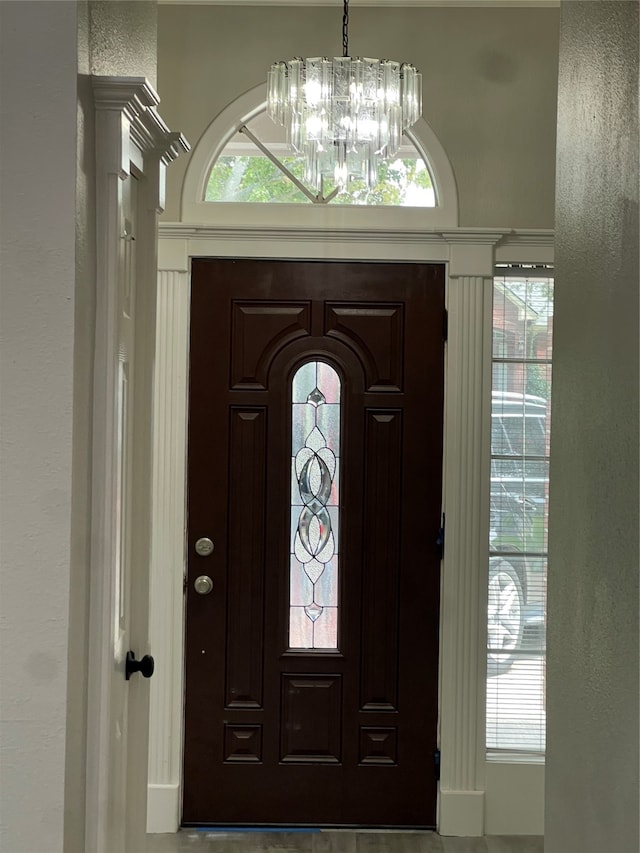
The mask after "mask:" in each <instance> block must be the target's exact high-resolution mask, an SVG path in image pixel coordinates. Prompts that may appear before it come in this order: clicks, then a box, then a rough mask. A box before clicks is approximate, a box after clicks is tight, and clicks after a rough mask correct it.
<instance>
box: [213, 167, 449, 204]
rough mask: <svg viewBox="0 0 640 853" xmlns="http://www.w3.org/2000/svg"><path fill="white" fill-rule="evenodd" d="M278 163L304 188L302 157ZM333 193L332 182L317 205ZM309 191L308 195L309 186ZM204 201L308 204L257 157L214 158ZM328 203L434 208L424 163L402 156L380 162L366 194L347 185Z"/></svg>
mask: <svg viewBox="0 0 640 853" xmlns="http://www.w3.org/2000/svg"><path fill="white" fill-rule="evenodd" d="M279 159H280V162H281V163H282V164H283V165H284V166H286V168H287V169H288V170H289V171H290V172H291V173H292V174H293V175H294V176H295V177H296V178H297V179H298V180H299V181H300V182H301V183H303V184H305V181H304V161H303V159H302V158H301V157H293V156H286V157H280V158H279ZM305 186H306V184H305ZM334 189H335V188H334V186H332V185H331V184H329V185H326V186H324V187H323V193H322V195H321V196H320V197H318V198H317V202H318V203H320V204H324V203H327V198H328V197H329V196H330V195H331V193H332V192H333V190H334ZM309 191H310V192H313V191H312V190H311V189H310V188H309ZM205 201H215V202H258V203H260V202H262V203H279V202H280V203H288V204H301V203H303V204H312V203H313V202H312V201H311V199H310V198H308V197H307V196H306V195H305V194H304V193H303V192H302V191H301V190H300V189H299V188H298V187H297V186H296V185H295V184H294V183H293V182H292V181H291V180H290V179H289V177H288V176H287V175H286V174H285V173H284V172H283V171H282V170H281V169H279V168H278V167H277V166H276V164H275V163H273V162H272V161H271V160H270V159H269V158H268V157H265V156H259V155H252V156H246V155H245V156H227V155H223V156H221V157H219V158H218V160H217V161H216V163H215V164H214V166H213V168H212V170H211V173H210V175H209V181H208V184H207V191H206V194H205ZM328 203H330V204H341V205H387V206H395V207H401V206H409V207H433V206H434V205H435V199H434V193H433V185H432V183H431V177H430V175H429V171H428V169H427V168H426V166H425V164H424V161H423V160H421V159H418V158H402V159H397V160H393V161H391V162H388V163H383V164H381V166H380V170H379V181H378V183H377V184H376V186H375V187H373V188H372V189H371V190H367V188H366V186H365V184H364V183H363V182H362V181H352V182H351V183H350V185H349V187H348V189H347V190H346V191H345V192H342V193H338V194H337V195H336V196H335V197H334V198H333V199H330V200H329V202H328Z"/></svg>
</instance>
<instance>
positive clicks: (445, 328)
mask: <svg viewBox="0 0 640 853" xmlns="http://www.w3.org/2000/svg"><path fill="white" fill-rule="evenodd" d="M442 340H443V341H447V340H449V312H448V311H447V309H446V308H445V309H444V316H443V318H442Z"/></svg>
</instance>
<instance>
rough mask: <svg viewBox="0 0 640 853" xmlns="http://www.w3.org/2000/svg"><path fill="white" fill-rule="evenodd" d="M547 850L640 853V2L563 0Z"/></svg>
mask: <svg viewBox="0 0 640 853" xmlns="http://www.w3.org/2000/svg"><path fill="white" fill-rule="evenodd" d="M560 57H561V58H560V77H559V109H558V179H557V205H556V216H557V219H556V297H555V298H556V305H555V318H554V368H553V392H554V400H553V410H552V434H551V491H550V502H551V506H550V513H551V516H550V529H549V587H548V593H549V627H548V648H549V660H548V687H547V712H548V724H547V745H548V746H547V773H546V825H545V851H546V853H604V851H607V853H637V851H638V849H640V843H639V838H638V826H639V814H638V808H639V799H638V797H639V792H638V757H639V752H638V746H639V745H638V729H639V723H640V720H639V714H638V704H639V698H640V697H639V691H638V687H639V684H638V664H639V660H638V609H639V600H638V591H639V588H638V557H639V554H638V550H639V549H638V476H639V467H638V461H639V460H638V440H639V421H638V378H639V377H638V355H639V346H638V304H639V300H638V286H639V285H638V275H639V269H638V267H639V263H638V252H639V246H638V154H639V138H638V4H637V2H626V0H621V2H601V3H593V2H566V3H563V4H562V24H561V40H560Z"/></svg>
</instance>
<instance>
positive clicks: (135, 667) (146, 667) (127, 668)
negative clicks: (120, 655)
mask: <svg viewBox="0 0 640 853" xmlns="http://www.w3.org/2000/svg"><path fill="white" fill-rule="evenodd" d="M154 666H155V664H154V662H153V658H152V657H151V655H145V656H144V657H143V658H142V659H141V660H136V653H135V652H131V651H129V652H127V658H126V661H125V665H124V677H125V678H126V679H127V681H129V679H130V678H131V676H132V674H133V673H134V672H140V673H142V675H143V676H144V677H145V678H151V676H152V675H153V669H154Z"/></svg>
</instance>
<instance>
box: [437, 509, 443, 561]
mask: <svg viewBox="0 0 640 853" xmlns="http://www.w3.org/2000/svg"><path fill="white" fill-rule="evenodd" d="M436 548H437V549H438V555H439V556H440V559H442V558H443V557H444V513H442V527H440V528H438V535H437V536H436Z"/></svg>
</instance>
